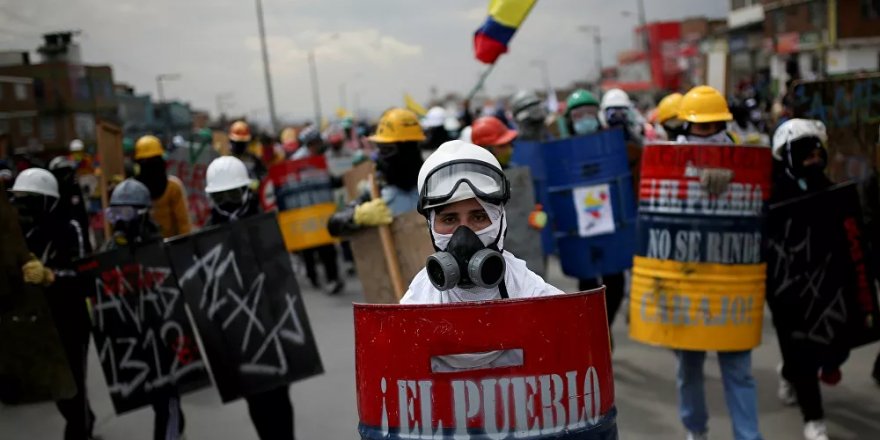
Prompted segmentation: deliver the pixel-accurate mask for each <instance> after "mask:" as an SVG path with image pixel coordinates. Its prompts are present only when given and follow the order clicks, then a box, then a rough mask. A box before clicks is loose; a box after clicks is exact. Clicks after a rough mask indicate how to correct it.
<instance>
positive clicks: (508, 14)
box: [489, 0, 537, 28]
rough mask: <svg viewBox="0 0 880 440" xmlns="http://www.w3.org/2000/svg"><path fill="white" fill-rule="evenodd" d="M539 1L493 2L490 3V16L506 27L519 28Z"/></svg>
mask: <svg viewBox="0 0 880 440" xmlns="http://www.w3.org/2000/svg"><path fill="white" fill-rule="evenodd" d="M536 1H537V0H492V1H491V2H489V15H490V16H491V17H492V19H493V20H495V21H497V22H498V23H501V24H503V25H505V26H509V27H512V28H518V27H519V25H521V24H522V22H523V20H525V19H526V16H527V15H529V11H531V10H532V6H535V2H536Z"/></svg>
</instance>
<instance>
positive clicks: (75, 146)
mask: <svg viewBox="0 0 880 440" xmlns="http://www.w3.org/2000/svg"><path fill="white" fill-rule="evenodd" d="M85 148H86V146H85V144H83V141H81V140H79V139H74V140H72V141H70V152H71V153H76V152H78V151H82V150H84V149H85Z"/></svg>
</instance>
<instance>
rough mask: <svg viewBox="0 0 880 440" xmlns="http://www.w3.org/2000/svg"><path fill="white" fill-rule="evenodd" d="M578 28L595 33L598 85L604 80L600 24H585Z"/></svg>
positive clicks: (594, 43)
mask: <svg viewBox="0 0 880 440" xmlns="http://www.w3.org/2000/svg"><path fill="white" fill-rule="evenodd" d="M578 30H580V31H581V32H588V33H592V34H593V45H594V46H595V48H596V49H595V50H596V53H595V58H596V59H595V60H594V61H595V63H596V86H597V87H598V86H599V85H600V83H601V82H602V36H601V35H600V33H601V32H600V28H599V26H593V25H583V26H580V27H578Z"/></svg>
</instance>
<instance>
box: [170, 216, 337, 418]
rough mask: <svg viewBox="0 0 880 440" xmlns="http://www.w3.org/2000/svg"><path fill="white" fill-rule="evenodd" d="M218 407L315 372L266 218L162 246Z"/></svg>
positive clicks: (307, 335) (292, 286) (314, 352)
mask: <svg viewBox="0 0 880 440" xmlns="http://www.w3.org/2000/svg"><path fill="white" fill-rule="evenodd" d="M166 250H167V253H168V256H169V258H170V259H171V264H172V266H173V267H174V273H175V274H177V278H178V283H179V285H180V289H181V290H182V291H183V294H184V297H185V299H186V303H187V306H188V311H189V312H190V313H191V315H192V320H193V322H194V323H195V325H196V328H197V331H198V335H199V338H200V341H201V347H200V348H201V349H202V350H201V351H202V354H203V356H204V357H205V358H207V363H208V368H209V369H210V371H211V376H212V377H213V378H214V383H215V384H216V385H217V388H218V389H219V391H220V397H221V398H222V400H223V401H224V402H228V401H230V400H233V399H236V398H238V397H241V396H248V395H251V394H254V393H259V392H263V391H267V390H270V389H273V388H276V387H278V386H281V385H284V384H287V383H290V382H293V381H297V380H301V379H304V378H307V377H311V376H314V375H316V374H320V373H322V372H323V367H322V365H321V359H320V356H319V355H318V347H317V345H316V344H315V339H314V335H313V333H312V329H311V327H310V326H309V320H308V316H306V310H305V306H304V305H303V301H302V297H301V296H300V292H299V286H298V285H297V283H296V278H295V277H294V274H293V268H292V267H291V265H290V255H289V254H288V252H287V250H286V249H285V248H284V242H283V240H282V238H281V234H280V233H279V229H278V223H277V221H276V220H275V215H274V214H272V213H267V214H262V215H259V216H255V217H250V218H247V219H244V220H239V221H237V222H234V223H230V224H226V225H223V226H221V227H216V228H208V229H205V230H202V231H201V232H199V233H197V234H193V235H188V236H185V237H180V238H176V239H174V240H171V241H169V242H167V245H166Z"/></svg>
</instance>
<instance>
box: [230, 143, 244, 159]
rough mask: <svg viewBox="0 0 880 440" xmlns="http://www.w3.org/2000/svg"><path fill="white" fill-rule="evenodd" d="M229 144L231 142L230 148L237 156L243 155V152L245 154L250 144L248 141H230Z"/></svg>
mask: <svg viewBox="0 0 880 440" xmlns="http://www.w3.org/2000/svg"><path fill="white" fill-rule="evenodd" d="M229 144H230V149H231V150H232V154H234V155H236V156H241V155H242V154H244V152H245V151H247V146H248V143H247V142H234V141H233V142H230V143H229Z"/></svg>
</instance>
